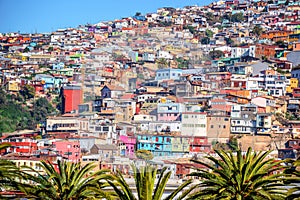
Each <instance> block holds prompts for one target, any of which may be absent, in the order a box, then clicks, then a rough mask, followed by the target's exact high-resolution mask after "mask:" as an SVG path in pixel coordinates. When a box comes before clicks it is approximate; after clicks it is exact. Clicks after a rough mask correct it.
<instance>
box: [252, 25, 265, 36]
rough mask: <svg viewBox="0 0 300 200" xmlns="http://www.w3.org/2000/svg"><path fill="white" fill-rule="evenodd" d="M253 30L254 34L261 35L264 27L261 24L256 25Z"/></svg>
mask: <svg viewBox="0 0 300 200" xmlns="http://www.w3.org/2000/svg"><path fill="white" fill-rule="evenodd" d="M252 32H253V34H254V35H256V36H258V37H259V36H260V35H261V34H262V32H263V28H262V27H261V26H260V25H255V26H254V27H253V29H252Z"/></svg>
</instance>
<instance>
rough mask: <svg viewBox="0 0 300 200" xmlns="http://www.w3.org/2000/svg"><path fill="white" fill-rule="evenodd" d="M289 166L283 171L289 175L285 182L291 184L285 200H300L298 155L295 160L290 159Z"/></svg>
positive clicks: (299, 163) (299, 162)
mask: <svg viewBox="0 0 300 200" xmlns="http://www.w3.org/2000/svg"><path fill="white" fill-rule="evenodd" d="M290 164H291V167H289V168H287V169H286V171H285V173H286V174H290V175H291V176H290V177H288V178H287V180H286V182H287V183H288V184H289V185H290V186H292V187H291V188H290V189H289V190H288V194H287V198H286V199H287V200H300V195H299V191H300V186H299V183H300V170H299V167H300V157H299V158H298V159H297V160H296V161H293V160H292V161H291V163H290Z"/></svg>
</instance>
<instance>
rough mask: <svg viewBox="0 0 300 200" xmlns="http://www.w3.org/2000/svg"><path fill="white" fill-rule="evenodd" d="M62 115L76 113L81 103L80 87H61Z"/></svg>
mask: <svg viewBox="0 0 300 200" xmlns="http://www.w3.org/2000/svg"><path fill="white" fill-rule="evenodd" d="M61 92H62V107H63V113H72V112H76V111H78V105H79V104H82V103H83V98H82V90H81V87H80V86H76V85H67V86H64V87H62V90H61Z"/></svg>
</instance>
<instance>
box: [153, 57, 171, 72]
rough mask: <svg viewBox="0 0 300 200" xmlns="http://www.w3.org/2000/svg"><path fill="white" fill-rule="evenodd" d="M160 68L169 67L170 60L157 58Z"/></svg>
mask: <svg viewBox="0 0 300 200" xmlns="http://www.w3.org/2000/svg"><path fill="white" fill-rule="evenodd" d="M156 63H157V66H158V69H163V68H167V66H168V65H169V64H170V62H169V61H168V60H167V59H166V58H159V59H157V60H156Z"/></svg>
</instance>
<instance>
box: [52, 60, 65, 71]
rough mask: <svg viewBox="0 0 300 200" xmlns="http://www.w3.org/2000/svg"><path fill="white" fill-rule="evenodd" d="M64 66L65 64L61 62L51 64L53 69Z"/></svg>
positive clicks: (59, 68)
mask: <svg viewBox="0 0 300 200" xmlns="http://www.w3.org/2000/svg"><path fill="white" fill-rule="evenodd" d="M64 67H65V64H64V63H63V62H60V63H57V64H53V65H52V69H53V70H61V69H63V68H64Z"/></svg>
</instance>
